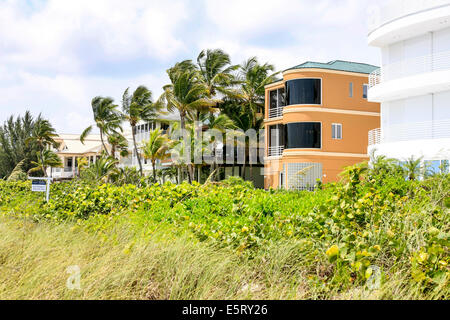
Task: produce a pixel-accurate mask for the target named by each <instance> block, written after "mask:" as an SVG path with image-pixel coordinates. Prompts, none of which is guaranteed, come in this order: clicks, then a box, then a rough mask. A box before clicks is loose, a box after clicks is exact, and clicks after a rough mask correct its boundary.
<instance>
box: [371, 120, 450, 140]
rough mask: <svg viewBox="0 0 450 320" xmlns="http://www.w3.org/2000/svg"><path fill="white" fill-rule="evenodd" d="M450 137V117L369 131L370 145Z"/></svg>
mask: <svg viewBox="0 0 450 320" xmlns="http://www.w3.org/2000/svg"><path fill="white" fill-rule="evenodd" d="M430 139H433V140H434V139H450V119H447V120H438V121H424V122H412V123H408V124H399V125H392V126H389V127H386V128H384V130H383V131H382V130H381V129H375V130H372V131H370V132H369V146H373V145H376V144H382V143H392V142H401V141H414V140H430Z"/></svg>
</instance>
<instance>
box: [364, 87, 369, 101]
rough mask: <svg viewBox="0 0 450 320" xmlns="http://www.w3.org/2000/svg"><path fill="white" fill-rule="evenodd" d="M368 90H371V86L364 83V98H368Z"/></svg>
mask: <svg viewBox="0 0 450 320" xmlns="http://www.w3.org/2000/svg"><path fill="white" fill-rule="evenodd" d="M368 91H369V86H368V85H367V84H364V85H363V98H364V99H367V95H368Z"/></svg>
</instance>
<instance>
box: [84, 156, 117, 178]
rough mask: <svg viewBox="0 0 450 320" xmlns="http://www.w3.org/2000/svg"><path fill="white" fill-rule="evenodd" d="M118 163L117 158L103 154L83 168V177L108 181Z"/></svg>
mask: <svg viewBox="0 0 450 320" xmlns="http://www.w3.org/2000/svg"><path fill="white" fill-rule="evenodd" d="M116 164H117V160H116V159H114V158H112V157H107V156H106V157H105V156H102V157H100V158H99V159H97V161H96V162H94V163H93V164H91V165H90V166H89V168H87V169H85V170H83V177H87V178H89V179H91V180H92V181H97V182H107V181H108V180H109V178H110V176H111V174H113V173H114V171H115V170H116Z"/></svg>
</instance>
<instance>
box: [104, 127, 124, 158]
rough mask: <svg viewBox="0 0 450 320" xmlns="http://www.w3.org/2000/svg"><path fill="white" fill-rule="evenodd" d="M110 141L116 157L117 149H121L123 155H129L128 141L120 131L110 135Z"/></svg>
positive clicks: (112, 154) (112, 153)
mask: <svg viewBox="0 0 450 320" xmlns="http://www.w3.org/2000/svg"><path fill="white" fill-rule="evenodd" d="M108 143H109V145H110V146H111V156H112V157H113V158H115V159H117V158H116V151H119V153H120V156H121V157H127V156H128V154H129V152H128V141H127V139H126V138H125V137H124V136H123V135H121V134H120V133H113V134H111V135H109V136H108Z"/></svg>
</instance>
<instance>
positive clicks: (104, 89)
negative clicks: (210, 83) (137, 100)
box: [0, 0, 379, 133]
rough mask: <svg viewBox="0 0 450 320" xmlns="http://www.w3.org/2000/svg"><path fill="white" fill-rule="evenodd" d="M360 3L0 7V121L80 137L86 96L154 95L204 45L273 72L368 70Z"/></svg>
mask: <svg viewBox="0 0 450 320" xmlns="http://www.w3.org/2000/svg"><path fill="white" fill-rule="evenodd" d="M0 1H2V0H0ZM369 3H370V0H278V1H273V0H228V1H223V0H203V1H198V0H171V1H164V2H163V1H159V0H129V1H120V0H77V1H61V0H47V1H43V0H29V1H25V0H3V1H2V4H1V5H0V122H1V121H3V120H4V119H6V117H7V116H9V115H10V114H12V113H14V114H16V115H17V114H23V112H24V111H25V110H27V109H30V110H31V111H32V112H33V114H35V115H36V114H38V113H39V112H42V113H43V115H44V116H45V117H47V118H49V119H50V120H52V122H53V123H54V125H55V127H56V128H57V130H58V131H59V132H61V133H76V132H81V130H82V129H84V128H86V127H87V126H88V125H89V124H90V122H91V121H92V120H91V119H92V114H91V107H90V101H91V99H92V98H93V97H95V96H98V95H101V96H113V98H115V100H116V102H117V103H120V99H121V94H122V92H123V91H124V90H125V89H126V88H127V87H132V88H134V87H136V86H138V85H141V84H144V85H146V86H148V87H149V88H150V89H151V90H152V91H154V96H155V98H156V97H158V96H159V94H160V93H161V87H162V85H164V84H166V83H167V82H168V79H167V76H166V72H165V70H166V69H167V68H169V67H170V66H172V65H173V64H174V63H175V62H176V61H177V60H182V59H195V57H196V56H197V55H198V52H199V51H200V50H202V49H206V48H222V49H223V50H225V51H226V52H228V53H229V54H230V55H231V57H232V60H233V62H234V63H241V62H242V61H244V60H245V59H248V58H249V57H252V56H257V57H258V58H259V60H260V61H261V62H269V63H272V64H275V66H276V67H277V69H278V70H283V69H285V68H289V67H292V66H294V65H297V64H299V63H301V62H304V61H305V60H316V61H329V60H334V59H345V60H354V61H361V62H368V63H377V61H378V56H379V53H378V51H377V50H376V49H369V48H368V47H367V44H366V41H367V34H366V33H367V32H366V31H367V27H366V20H367V19H366V12H367V9H366V7H367V5H368V4H369ZM142 64H145V66H143V65H142ZM129 68H131V69H133V70H132V71H130V70H129ZM145 68H151V70H146V69H145ZM110 69H114V70H110Z"/></svg>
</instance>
